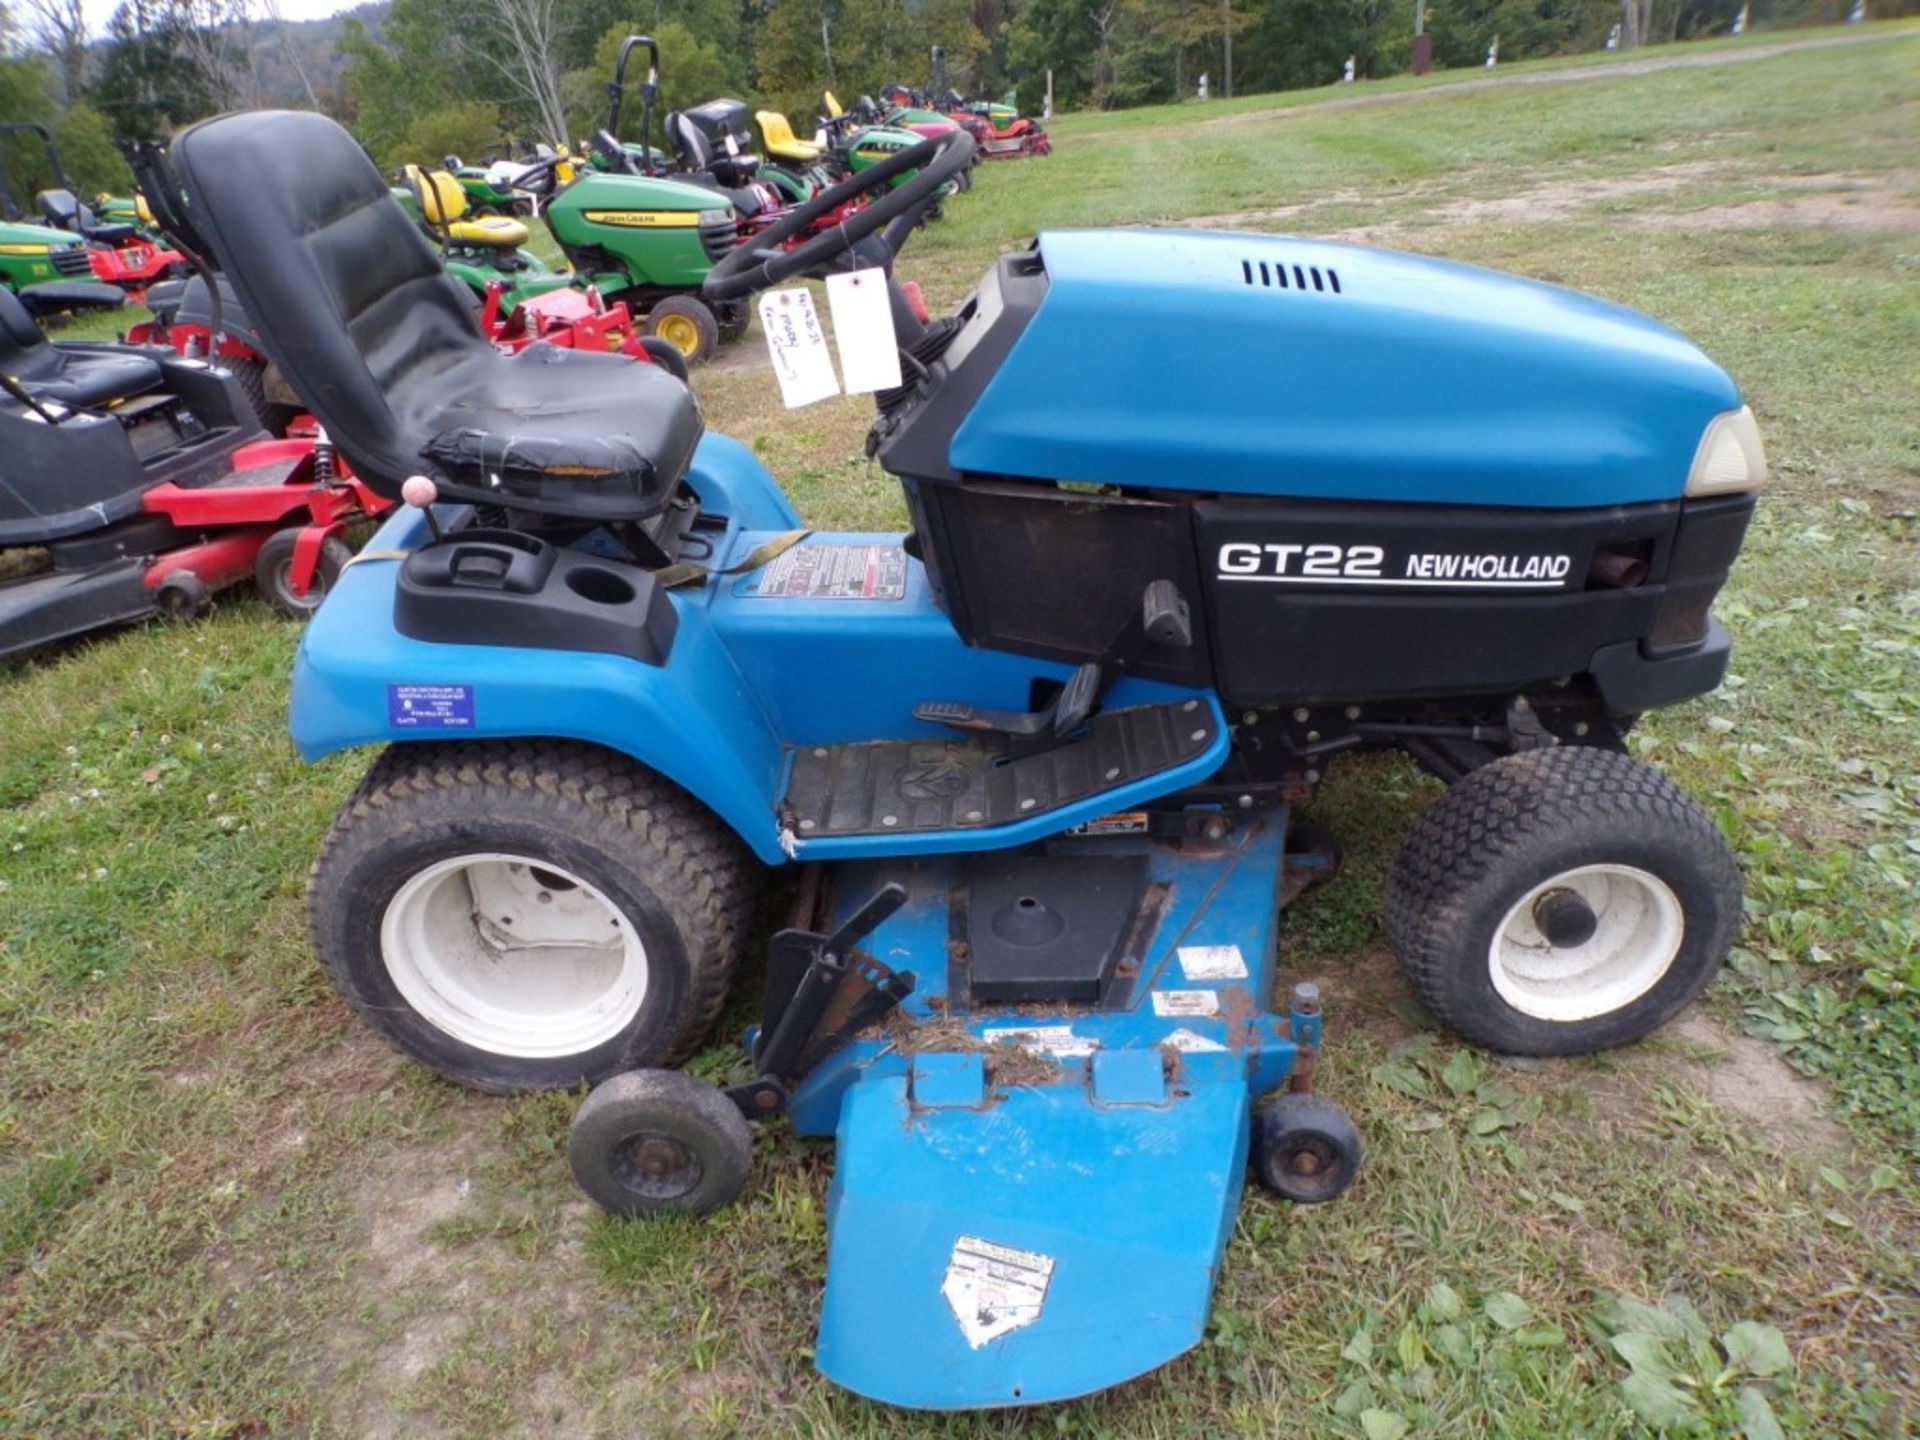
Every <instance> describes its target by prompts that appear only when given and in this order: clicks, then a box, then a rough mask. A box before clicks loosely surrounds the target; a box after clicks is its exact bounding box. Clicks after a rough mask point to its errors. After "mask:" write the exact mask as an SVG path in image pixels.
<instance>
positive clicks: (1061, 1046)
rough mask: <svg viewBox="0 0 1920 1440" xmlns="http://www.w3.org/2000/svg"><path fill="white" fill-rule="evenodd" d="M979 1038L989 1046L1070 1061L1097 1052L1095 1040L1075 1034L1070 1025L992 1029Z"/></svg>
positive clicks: (990, 1027)
mask: <svg viewBox="0 0 1920 1440" xmlns="http://www.w3.org/2000/svg"><path fill="white" fill-rule="evenodd" d="M980 1038H981V1039H982V1040H984V1041H986V1042H987V1044H989V1045H1007V1044H1011V1045H1018V1046H1019V1047H1020V1048H1021V1049H1022V1050H1034V1051H1039V1052H1041V1053H1043V1054H1047V1055H1058V1056H1066V1057H1068V1058H1071V1057H1073V1056H1077V1055H1091V1054H1092V1053H1093V1050H1094V1045H1093V1039H1092V1037H1091V1036H1087V1035H1076V1034H1074V1033H1073V1027H1072V1026H1071V1025H999V1026H989V1027H988V1028H986V1029H985V1030H982V1031H981V1032H980Z"/></svg>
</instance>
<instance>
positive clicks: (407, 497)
mask: <svg viewBox="0 0 1920 1440" xmlns="http://www.w3.org/2000/svg"><path fill="white" fill-rule="evenodd" d="M439 498H440V487H439V486H438V485H436V484H434V483H433V481H432V480H431V479H429V478H428V477H427V476H425V475H409V476H408V477H407V478H406V480H405V481H403V482H402V483H401V486H400V499H401V500H402V501H404V502H405V503H406V504H408V505H411V506H413V508H414V509H416V510H418V511H419V512H420V513H421V514H423V515H425V516H426V517H427V529H428V531H429V532H430V533H431V534H432V535H433V543H434V544H436V545H438V544H439V543H440V542H441V541H442V540H444V539H446V538H447V537H446V536H444V535H442V534H441V533H440V522H439V520H437V519H436V518H435V517H434V513H433V507H434V503H435V502H436V501H437V500H439Z"/></svg>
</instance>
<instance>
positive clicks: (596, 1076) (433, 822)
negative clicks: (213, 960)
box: [307, 740, 750, 1092]
mask: <svg viewBox="0 0 1920 1440" xmlns="http://www.w3.org/2000/svg"><path fill="white" fill-rule="evenodd" d="M747 863H748V862H747V859H746V856H745V854H744V852H743V851H742V849H741V847H740V845H739V842H738V841H737V839H736V838H735V837H734V836H733V834H732V832H731V831H729V830H727V829H726V827H725V826H724V825H722V824H721V822H720V821H719V820H717V819H716V818H714V816H713V815H712V814H711V813H710V812H709V811H707V810H706V809H705V808H703V807H702V806H701V805H700V804H699V803H698V802H697V801H695V800H694V799H693V798H692V797H691V796H689V795H687V794H686V793H684V792H683V791H681V790H679V789H678V788H676V787H675V786H673V785H671V784H669V783H668V782H667V781H665V780H664V779H662V778H661V777H660V776H658V775H655V774H654V773H652V772H651V771H648V770H646V769H644V768H643V767H641V766H639V765H636V764H634V763H633V762H631V761H629V760H627V759H626V758H625V757H623V756H619V755H616V754H614V753H612V752H610V751H606V750H602V749H599V748H598V747H595V746H590V745H583V744H577V743H571V742H563V741H547V740H523V741H498V742H473V743H467V744H425V743H415V744H407V745H396V746H394V747H392V748H391V749H389V750H388V751H387V752H386V754H385V755H383V756H382V757H381V758H380V760H379V761H378V762H377V763H376V764H375V765H374V767H373V769H372V770H371V771H370V772H369V773H368V775H367V778H366V779H365V780H364V781H362V782H361V785H360V788H359V790H358V791H357V792H356V793H355V794H354V796H353V798H352V799H351V800H349V801H348V802H347V805H346V807H345V808H344V809H343V810H342V811H341V813H340V816H339V818H338V819H336V820H335V822H334V826H333V829H332V831H331V833H330V834H329V835H328V836H327V840H326V843H325V845H324V846H323V847H322V849H321V852H320V858H319V859H318V860H317V861H316V862H315V864H314V868H313V874H312V876H311V878H310V880H309V882H308V889H307V913H308V925H309V929H310V931H311V934H312V937H313V944H314V949H315V951H316V952H317V953H318V955H319V958H320V962H321V964H322V966H323V967H324V968H325V969H326V971H327V975H328V977H329V978H330V979H331V980H332V981H333V984H334V987H335V988H336V989H337V990H338V991H339V992H340V994H341V995H342V996H343V997H344V998H345V999H346V1000H347V1002H348V1003H349V1004H350V1005H351V1006H352V1007H353V1008H354V1010H355V1011H356V1012H357V1013H358V1014H359V1016H360V1018H361V1019H362V1020H364V1021H365V1022H366V1023H367V1024H368V1025H369V1026H371V1027H372V1028H373V1029H374V1030H376V1031H378V1032H379V1033H380V1034H381V1035H383V1036H384V1037H386V1038H387V1039H388V1040H389V1041H391V1042H392V1043H393V1044H395V1045H396V1046H398V1047H399V1048H400V1049H401V1050H403V1051H405V1052H406V1053H407V1054H409V1055H411V1056H413V1057H414V1058H415V1059H417V1060H419V1061H420V1062H421V1063H422V1064H425V1065H427V1066H428V1067H429V1068H431V1069H433V1070H436V1071H438V1072H439V1073H440V1074H442V1075H444V1076H446V1077H447V1078H448V1079H450V1080H454V1081H457V1082H459V1083H460V1084H463V1085H469V1086H472V1087H473V1088H475V1089H479V1090H488V1091H495V1092H514V1091H524V1090H540V1089H559V1088H569V1087H572V1086H574V1085H578V1084H580V1083H582V1082H583V1081H585V1082H594V1081H599V1080H602V1079H605V1078H606V1077H607V1076H609V1075H612V1074H615V1073H616V1072H618V1071H621V1070H626V1069H630V1068H632V1067H634V1066H664V1065H672V1064H675V1063H677V1062H679V1061H680V1060H682V1059H684V1058H685V1057H686V1056H687V1055H689V1054H691V1053H692V1051H693V1050H694V1049H695V1047H697V1046H698V1045H699V1043H700V1042H701V1041H702V1040H703V1039H704V1038H705V1036H706V1034H707V1032H708V1031H709V1030H710V1029H711V1028H712V1026H713V1022H714V1019H715V1017H716V1016H717V1015H718V1014H719V1011H720V1007H721V1004H722V1003H723V1001H724V1000H725V998H726V992H727V985H728V982H729V980H730V979H731V977H732V974H733V969H734V965H735V963H736V961H737V959H738V955H739V950H740V945H741V940H742V937H743V931H744V927H745V923H746V917H747V908H748V905H749V900H750V897H749V885H748V879H747V868H746V867H747Z"/></svg>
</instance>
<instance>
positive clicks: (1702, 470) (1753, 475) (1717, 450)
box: [1687, 405, 1767, 495]
mask: <svg viewBox="0 0 1920 1440" xmlns="http://www.w3.org/2000/svg"><path fill="white" fill-rule="evenodd" d="M1766 480H1767V449H1766V446H1764V445H1762V444H1761V443H1760V426H1759V423H1758V422H1757V421H1756V420H1755V419H1754V418H1753V407H1752V406H1750V405H1742V406H1741V407H1740V408H1739V409H1738V410H1729V411H1727V413H1726V414H1724V415H1716V416H1714V417H1713V421H1712V423H1711V424H1709V425H1708V426H1707V433H1706V434H1704V435H1702V436H1701V437H1700V448H1699V449H1698V450H1696V451H1695V452H1694V455H1693V468H1692V469H1691V470H1689V471H1688V472H1687V494H1689V495H1730V494H1733V493H1734V492H1736V491H1740V490H1757V489H1759V488H1760V487H1761V486H1762V485H1764V484H1765V483H1766Z"/></svg>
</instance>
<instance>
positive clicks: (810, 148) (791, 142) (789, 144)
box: [753, 110, 820, 165]
mask: <svg viewBox="0 0 1920 1440" xmlns="http://www.w3.org/2000/svg"><path fill="white" fill-rule="evenodd" d="M753 118H754V119H756V120H758V121H759V122H760V134H761V135H762V137H764V138H765V140H766V142H767V153H768V154H769V155H771V156H773V158H774V159H776V160H790V161H792V162H793V163H794V164H796V165H811V164H813V162H814V161H816V160H818V159H819V158H820V147H819V146H818V145H816V144H814V143H813V142H812V141H811V140H802V139H801V138H800V137H799V136H798V135H795V134H794V133H793V126H792V124H791V123H789V122H788V120H787V117H786V116H784V115H782V114H781V113H780V112H779V111H778V110H756V111H754V112H753Z"/></svg>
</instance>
